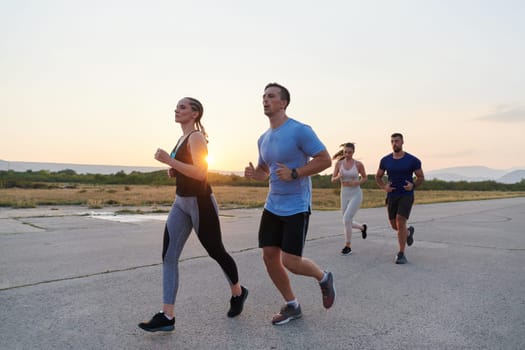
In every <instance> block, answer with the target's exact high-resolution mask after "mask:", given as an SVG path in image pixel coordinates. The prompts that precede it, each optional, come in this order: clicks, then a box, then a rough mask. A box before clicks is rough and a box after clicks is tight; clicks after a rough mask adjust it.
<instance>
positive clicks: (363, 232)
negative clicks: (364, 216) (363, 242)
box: [361, 224, 368, 239]
mask: <svg viewBox="0 0 525 350" xmlns="http://www.w3.org/2000/svg"><path fill="white" fill-rule="evenodd" d="M367 228H368V226H366V224H363V229H362V230H361V236H362V237H363V239H366V229H367Z"/></svg>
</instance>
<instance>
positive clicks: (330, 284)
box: [319, 272, 335, 309]
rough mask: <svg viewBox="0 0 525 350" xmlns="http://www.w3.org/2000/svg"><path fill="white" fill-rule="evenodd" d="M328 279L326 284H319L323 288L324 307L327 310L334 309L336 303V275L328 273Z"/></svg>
mask: <svg viewBox="0 0 525 350" xmlns="http://www.w3.org/2000/svg"><path fill="white" fill-rule="evenodd" d="M327 274H328V278H327V279H326V281H325V282H323V283H319V286H320V287H321V293H323V306H324V307H325V308H326V309H329V308H331V307H332V305H333V303H334V301H335V285H334V275H333V274H332V273H331V272H327Z"/></svg>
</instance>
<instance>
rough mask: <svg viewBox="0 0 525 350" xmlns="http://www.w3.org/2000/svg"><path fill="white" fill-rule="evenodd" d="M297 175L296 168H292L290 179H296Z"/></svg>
mask: <svg viewBox="0 0 525 350" xmlns="http://www.w3.org/2000/svg"><path fill="white" fill-rule="evenodd" d="M298 177H299V174H297V170H296V169H295V168H293V169H292V179H294V180H295V179H297V178H298Z"/></svg>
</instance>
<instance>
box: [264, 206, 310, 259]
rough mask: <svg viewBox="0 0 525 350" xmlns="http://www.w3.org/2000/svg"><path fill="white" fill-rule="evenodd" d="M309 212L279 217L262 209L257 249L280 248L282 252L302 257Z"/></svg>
mask: <svg viewBox="0 0 525 350" xmlns="http://www.w3.org/2000/svg"><path fill="white" fill-rule="evenodd" d="M309 218H310V213H309V212H304V213H299V214H295V215H290V216H279V215H275V214H273V213H272V212H270V211H268V210H266V209H264V211H263V213H262V216H261V223H260V226H259V248H263V247H268V246H271V247H280V248H281V250H282V251H284V252H286V253H289V254H292V255H297V256H302V254H303V248H304V243H305V241H306V233H307V232H308V221H309Z"/></svg>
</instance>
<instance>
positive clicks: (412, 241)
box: [407, 226, 415, 247]
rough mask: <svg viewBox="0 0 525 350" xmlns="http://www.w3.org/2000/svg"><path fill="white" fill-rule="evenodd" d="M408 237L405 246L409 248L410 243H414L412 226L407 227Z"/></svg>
mask: <svg viewBox="0 0 525 350" xmlns="http://www.w3.org/2000/svg"><path fill="white" fill-rule="evenodd" d="M407 231H408V236H407V244H408V246H409V247H410V246H411V245H412V243H414V231H415V229H414V226H409V227H408V229H407Z"/></svg>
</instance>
